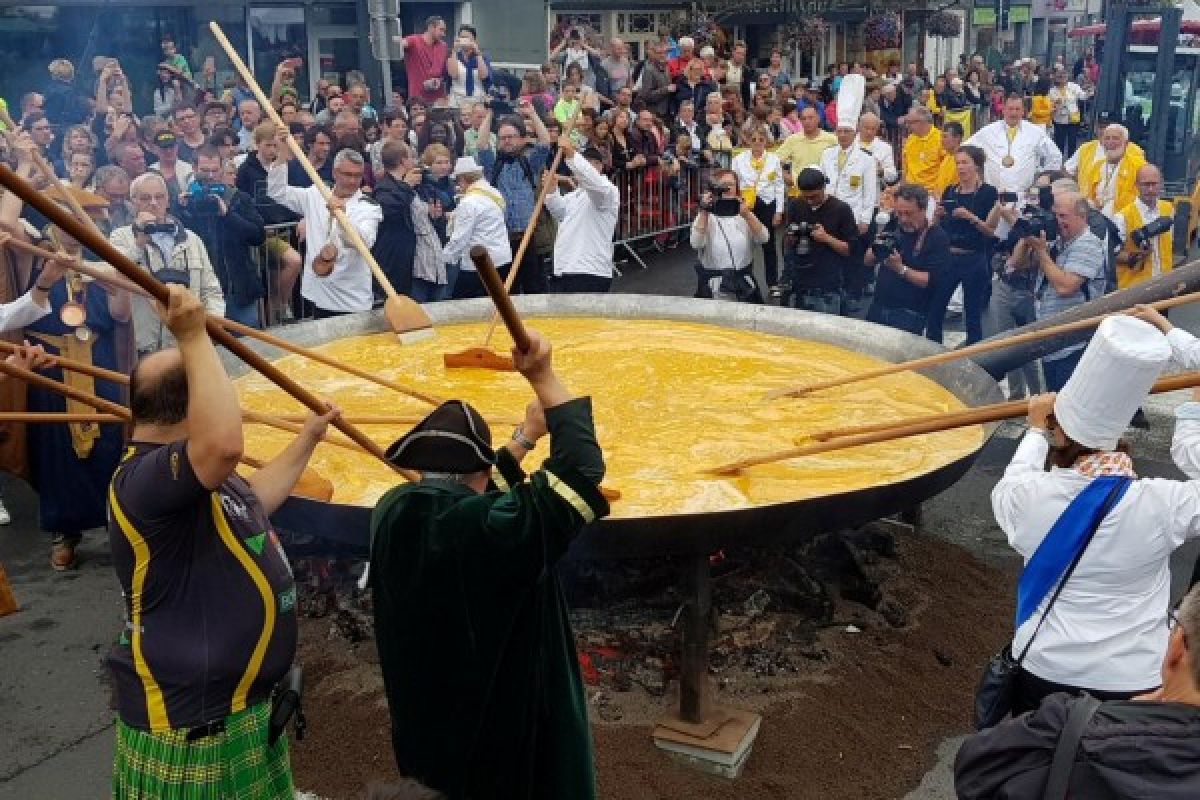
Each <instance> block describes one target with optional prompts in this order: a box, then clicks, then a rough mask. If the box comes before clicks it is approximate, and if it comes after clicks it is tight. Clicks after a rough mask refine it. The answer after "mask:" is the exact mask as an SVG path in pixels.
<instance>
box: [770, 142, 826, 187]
mask: <svg viewBox="0 0 1200 800" xmlns="http://www.w3.org/2000/svg"><path fill="white" fill-rule="evenodd" d="M830 147H837V137H836V136H834V135H833V134H832V133H830V132H829V131H820V132H819V133H818V134H817V135H816V137H815V138H813V139H809V138H808V137H807V136H805V135H804V133H803V132H801V133H793V134H792V135H791V136H789V137H787V138H786V139H784V140H783V144H781V145H779V149H778V150H776V151H775V155H777V156H779V160H780V161H781V162H783V163H785V164H786V163H787V162H788V161H791V162H792V176H793V178H794V177H795V176H796V175H799V174H800V170H802V169H804V168H805V167H819V166H821V153H824V152H825V151H826V150H828V149H829V148H830Z"/></svg>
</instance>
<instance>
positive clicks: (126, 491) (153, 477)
mask: <svg viewBox="0 0 1200 800" xmlns="http://www.w3.org/2000/svg"><path fill="white" fill-rule="evenodd" d="M168 288H169V290H170V298H169V302H168V305H167V307H166V308H163V307H162V306H158V313H159V314H160V316H161V318H162V321H163V323H164V324H165V325H166V327H168V328H169V329H170V330H171V333H172V334H173V335H174V337H175V340H176V341H177V342H178V343H179V347H178V349H176V348H170V349H167V350H163V351H160V352H158V353H155V354H153V355H150V356H147V357H146V358H143V359H142V360H141V361H140V362H139V363H138V365H137V367H136V368H135V369H134V372H133V375H132V376H131V378H130V403H129V406H130V412H131V414H132V415H133V433H132V435H131V437H130V439H131V440H130V442H129V447H128V449H127V452H126V455H125V459H124V460H123V461H122V462H121V465H120V466H119V467H118V468H117V471H116V473H115V474H114V475H113V479H112V485H111V489H110V491H109V503H108V506H109V507H108V512H109V513H108V519H109V523H108V534H109V541H110V544H111V548H112V559H113V567H114V568H115V569H116V573H117V578H118V580H119V582H120V584H121V590H122V592H121V594H122V597H123V598H124V604H125V608H124V611H125V619H126V622H127V627H126V628H125V632H124V634H123V635H122V636H121V638H120V640H119V641H118V642H117V643H116V644H115V645H114V646H113V649H112V651H111V652H110V654H109V656H108V666H109V668H110V669H111V671H112V676H113V687H114V691H115V695H116V701H117V745H116V755H115V759H114V764H113V796H114V797H135V796H136V797H144V796H153V797H167V796H170V797H175V796H179V795H180V794H182V793H183V792H184V791H188V792H197V793H199V794H200V795H202V796H205V797H254V798H261V799H262V800H285V799H286V800H290V798H291V797H292V796H293V794H294V789H293V787H292V774H291V766H290V763H289V758H288V745H287V737H286V736H282V735H281V734H282V733H283V727H282V726H280V725H278V724H276V722H275V720H274V719H273V715H272V704H271V695H272V692H273V691H274V689H275V687H276V686H277V685H278V684H279V683H280V682H281V681H282V680H283V679H284V677H285V676H286V675H287V674H288V672H289V671H290V670H291V668H292V662H293V659H294V658H295V655H296V586H295V581H294V580H293V578H292V571H291V567H290V566H289V565H288V561H287V557H286V556H285V555H284V553H283V549H282V548H281V547H280V545H279V540H278V538H276V536H275V532H274V530H273V529H272V527H271V522H270V520H269V519H268V516H269V515H270V514H272V513H274V511H275V510H276V509H277V508H278V507H279V506H281V505H282V504H283V502H284V501H285V500H286V499H287V497H288V494H289V493H290V492H291V491H292V488H293V487H294V486H295V484H296V482H297V481H298V480H299V478H300V475H301V473H302V472H303V471H304V468H305V466H306V465H307V464H308V460H309V457H310V456H311V455H312V452H313V450H314V448H315V447H316V445H317V442H319V441H320V440H321V437H322V436H323V435H324V433H325V430H326V428H327V426H328V424H329V422H330V421H332V420H333V419H335V418H336V417H337V415H338V411H337V410H336V409H334V408H332V407H331V408H330V411H329V413H327V414H325V415H323V416H318V415H315V414H314V415H310V416H309V418H308V420H307V421H306V422H305V424H304V427H303V429H302V432H301V433H300V434H299V435H298V436H297V437H296V439H295V440H293V441H292V443H291V444H290V445H289V446H288V447H287V448H286V449H284V450H283V452H282V453H280V454H279V455H278V456H276V457H275V458H274V459H273V460H272V461H270V462H269V463H268V464H267V465H266V466H264V467H263V468H262V469H259V470H257V471H256V472H254V473H253V474H252V475H250V476H249V477H247V478H242V477H241V476H239V475H238V473H237V466H238V462H239V460H240V459H241V457H242V446H243V440H242V414H241V408H240V406H239V404H238V396H237V392H236V391H235V390H234V388H233V384H232V383H231V382H230V380H229V376H228V375H227V374H226V373H225V368H224V366H223V365H222V364H221V360H220V357H219V356H218V355H217V351H216V348H215V347H214V346H213V343H212V341H211V340H210V339H209V338H208V333H207V332H206V330H205V327H204V326H205V310H204V306H203V304H202V303H201V302H200V300H199V299H198V298H197V297H196V296H195V295H193V294H192V293H191V292H189V291H188V290H186V289H184V288H183V287H182V286H179V285H178V284H172V285H171V286H169V287H168ZM283 725H284V726H286V721H284V723H283Z"/></svg>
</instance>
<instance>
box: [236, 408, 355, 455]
mask: <svg viewBox="0 0 1200 800" xmlns="http://www.w3.org/2000/svg"><path fill="white" fill-rule="evenodd" d="M242 419H244V420H245V421H247V422H253V423H255V424H257V425H265V426H267V427H268V428H275V429H276V430H281V431H286V432H288V433H295V434H299V433H300V432H301V431H303V430H304V425H303V424H302V423H298V422H291V421H289V420H285V419H280V418H279V417H275V416H272V415H270V414H264V413H262V412H261V411H251V410H250V409H248V408H243V409H242ZM321 441H323V442H325V443H326V444H332V445H336V446H337V447H341V448H344V449H346V450H353V451H354V452H356V453H363V452H366V451H364V450H363V448H362V447H361V446H359V444H358V443H357V442H354V441H351V440H350V439H345V438H343V437H341V436H331V435H330V434H328V433H326V434H325V435H324V436H322V437H321Z"/></svg>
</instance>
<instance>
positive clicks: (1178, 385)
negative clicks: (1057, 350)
mask: <svg viewBox="0 0 1200 800" xmlns="http://www.w3.org/2000/svg"><path fill="white" fill-rule="evenodd" d="M1196 386H1200V370H1193V371H1189V372H1181V373H1179V374H1178V375H1171V376H1169V377H1166V378H1160V379H1159V380H1158V382H1156V383H1155V384H1154V387H1153V388H1152V389H1151V390H1150V394H1162V393H1163V392H1174V391H1178V390H1180V389H1191V388H1194V387H1196ZM1028 411H1029V402H1028V401H1027V400H1012V401H1009V402H1007V403H994V404H992V405H987V406H980V407H979V408H973V409H969V410H967V411H948V412H945V413H942V414H932V415H930V416H928V417H922V418H919V419H915V420H907V421H904V422H900V423H896V424H894V425H892V426H891V427H890V428H886V429H883V430H877V431H873V432H869V433H861V434H857V435H854V436H843V437H841V438H837V439H832V440H830V441H826V442H818V443H816V444H810V445H803V446H801V447H792V448H789V449H787V450H780V451H778V452H775V453H766V454H764V455H761V456H754V457H752V458H744V459H742V460H740V461H731V462H730V463H728V464H722V465H720V466H717V467H710V468H709V469H707V470H704V471H705V472H708V473H711V474H715V475H735V474H737V473H738V472H741V471H742V470H744V469H746V468H748V467H756V466H760V465H762V464H773V463H775V462H777V461H787V460H789V459H793V458H800V457H802V456H812V455H817V454H819V453H830V452H833V451H835V450H845V449H846V448H848V447H859V446H861V445H867V444H879V443H880V442H890V441H892V440H894V439H904V438H907V437H909V436H920V435H923V434H926V433H938V432H940V431H948V430H953V429H955V428H965V427H968V426H971V425H984V424H987V423H989V422H1000V421H1001V420H1006V419H1014V418H1016V417H1020V416H1022V415H1024V414H1026V413H1028Z"/></svg>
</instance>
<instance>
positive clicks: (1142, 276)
mask: <svg viewBox="0 0 1200 800" xmlns="http://www.w3.org/2000/svg"><path fill="white" fill-rule="evenodd" d="M1136 187H1137V197H1136V198H1135V199H1134V201H1133V202H1131V203H1129V204H1128V205H1126V206H1125V207H1123V208H1122V209H1121V210H1120V211H1118V212H1117V213H1116V214H1115V215H1114V216H1115V218H1114V219H1113V222H1114V223H1115V224H1116V226H1117V233H1118V234H1119V235H1120V237H1121V241H1122V242H1123V243H1124V244H1123V245H1122V246H1121V256H1124V258H1122V257H1121V256H1118V258H1117V288H1118V289H1125V288H1127V287H1130V286H1133V285H1135V284H1138V283H1141V282H1142V281H1146V280H1149V279H1150V278H1154V277H1157V276H1158V275H1161V274H1163V273H1164V272H1170V271H1171V269H1172V268H1173V267H1174V266H1175V253H1174V248H1173V242H1172V236H1171V234H1172V231H1171V230H1170V229H1167V230H1166V231H1163V232H1162V233H1160V234H1158V235H1157V236H1153V237H1137V238H1144V239H1145V240H1146V243H1145V244H1144V245H1139V244H1138V243H1137V242H1135V241H1134V238H1135V237H1133V236H1132V234H1133V233H1134V232H1136V231H1138V230H1141V229H1143V228H1145V226H1147V225H1150V224H1151V223H1153V222H1155V221H1156V220H1158V219H1160V218H1165V219H1168V220H1173V219H1174V218H1175V206H1173V205H1172V204H1171V203H1169V202H1167V201H1166V200H1163V199H1162V191H1163V176H1162V170H1160V169H1159V168H1158V167H1156V166H1154V165H1153V164H1145V165H1143V166H1142V167H1141V168H1140V169H1138V171H1137V176H1136ZM1139 250H1142V251H1143V254H1144V255H1145V256H1147V257H1146V258H1144V259H1141V258H1138V259H1134V258H1132V256H1134V255H1137V254H1138V251H1139Z"/></svg>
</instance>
